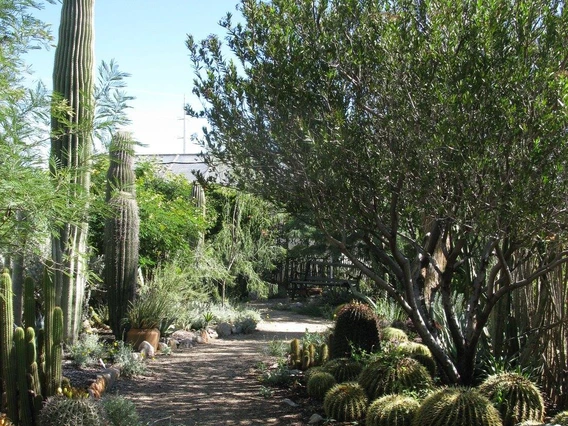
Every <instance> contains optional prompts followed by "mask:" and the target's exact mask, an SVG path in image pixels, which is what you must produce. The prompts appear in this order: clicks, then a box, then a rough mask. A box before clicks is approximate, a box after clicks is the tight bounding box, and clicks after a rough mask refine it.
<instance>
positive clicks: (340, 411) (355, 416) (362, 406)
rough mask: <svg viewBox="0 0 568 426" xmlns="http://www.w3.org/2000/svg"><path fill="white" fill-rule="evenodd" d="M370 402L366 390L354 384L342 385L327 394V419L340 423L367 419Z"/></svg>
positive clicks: (325, 400) (324, 403) (324, 407)
mask: <svg viewBox="0 0 568 426" xmlns="http://www.w3.org/2000/svg"><path fill="white" fill-rule="evenodd" d="M368 405H369V400H368V399H367V395H365V390H364V389H363V388H362V387H361V386H360V385H359V384H358V383H354V382H347V383H340V384H338V385H335V386H334V387H332V388H331V389H330V390H329V391H327V393H326V394H325V398H324V400H323V409H324V411H325V414H326V416H327V417H330V418H332V419H335V420H337V421H340V422H349V421H354V420H360V419H362V418H363V417H365V413H366V412H367V407H368Z"/></svg>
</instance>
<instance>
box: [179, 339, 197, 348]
mask: <svg viewBox="0 0 568 426" xmlns="http://www.w3.org/2000/svg"><path fill="white" fill-rule="evenodd" d="M193 342H194V340H191V339H183V340H180V341H179V343H178V348H180V349H187V348H193V345H194V343H193Z"/></svg>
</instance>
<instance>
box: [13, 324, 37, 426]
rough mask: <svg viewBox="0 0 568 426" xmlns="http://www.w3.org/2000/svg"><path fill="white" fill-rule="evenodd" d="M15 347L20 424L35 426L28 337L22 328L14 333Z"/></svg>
mask: <svg viewBox="0 0 568 426" xmlns="http://www.w3.org/2000/svg"><path fill="white" fill-rule="evenodd" d="M14 346H15V351H16V355H15V360H16V362H15V364H16V365H15V366H14V367H15V370H16V372H17V381H18V395H19V402H20V409H19V414H20V424H22V425H23V426H33V425H34V419H33V407H32V401H33V400H32V399H30V396H29V394H28V371H27V360H28V357H27V354H26V336H25V332H24V329H23V328H21V327H18V328H16V330H15V331H14Z"/></svg>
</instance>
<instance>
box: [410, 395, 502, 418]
mask: <svg viewBox="0 0 568 426" xmlns="http://www.w3.org/2000/svg"><path fill="white" fill-rule="evenodd" d="M412 426H503V423H502V422H501V416H500V414H499V411H497V409H496V408H495V407H493V405H492V404H491V401H489V400H488V399H487V398H486V397H485V396H483V395H482V394H481V393H479V392H478V391H477V390H475V389H469V388H463V387H455V388H445V389H441V390H439V391H437V392H434V393H432V394H430V395H429V396H428V397H427V398H426V399H425V400H424V401H422V404H421V405H420V408H419V409H418V411H417V412H416V414H415V415H414V419H413V421H412Z"/></svg>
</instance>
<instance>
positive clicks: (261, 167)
mask: <svg viewBox="0 0 568 426" xmlns="http://www.w3.org/2000/svg"><path fill="white" fill-rule="evenodd" d="M240 11H241V12H242V14H243V18H244V19H243V21H242V22H238V23H233V21H232V19H231V15H230V14H229V15H227V17H226V19H224V20H223V21H222V22H221V25H222V26H223V27H224V28H225V29H226V32H227V36H226V40H227V46H228V48H229V49H230V51H231V55H229V56H227V55H226V54H225V50H224V49H223V47H222V44H221V41H220V39H219V38H218V37H216V36H210V37H208V38H207V39H205V40H203V41H201V42H196V41H195V40H194V39H193V37H191V36H189V37H188V40H187V46H188V48H189V50H190V53H191V57H192V59H193V62H194V67H195V75H196V79H195V90H194V92H195V94H196V95H197V96H198V97H200V99H201V100H202V101H203V110H202V111H199V112H195V111H192V110H191V109H189V108H188V112H189V113H190V114H193V115H196V116H202V117H205V118H207V119H208V122H209V127H208V128H207V129H205V133H204V138H203V144H204V145H206V146H207V148H208V150H209V152H210V153H211V156H212V157H215V158H216V159H220V160H221V161H222V162H224V163H226V164H227V165H229V166H230V168H231V170H232V171H233V173H234V176H235V178H236V180H237V181H238V182H239V183H240V184H242V185H243V186H245V187H246V188H248V190H250V191H252V192H253V193H255V194H260V195H261V196H263V197H264V198H266V199H267V200H271V201H273V202H275V203H277V204H278V205H282V206H284V207H286V209H287V210H288V211H289V212H291V213H294V214H300V215H305V217H312V223H313V224H314V225H316V226H317V227H318V228H319V229H320V230H321V231H322V232H323V233H324V234H325V235H326V236H327V239H328V240H329V241H330V242H332V243H333V244H335V245H336V246H337V247H338V248H339V249H341V251H342V252H343V253H344V254H345V255H346V256H348V257H349V258H350V259H351V260H352V261H353V262H354V263H355V264H356V265H357V266H358V267H359V268H360V269H361V271H362V272H363V273H365V274H366V275H367V276H368V277H369V278H371V279H372V280H373V281H374V282H375V284H376V285H377V286H378V287H379V288H381V289H383V290H384V291H386V292H387V293H388V294H389V296H390V297H392V298H393V299H394V300H396V301H397V302H398V303H399V305H400V306H402V307H403V309H404V310H405V311H406V312H407V314H408V315H409V316H410V317H411V319H412V320H413V322H414V324H415V326H416V327H417V330H418V332H419V334H420V335H421V337H422V339H423V341H424V342H425V343H426V344H427V345H428V346H429V347H430V349H431V350H432V353H433V354H434V356H435V357H436V359H437V361H438V362H439V363H440V364H441V366H442V368H443V371H444V374H445V375H446V376H447V377H448V379H449V380H450V381H453V382H462V383H470V382H471V380H472V375H473V364H474V360H475V353H476V347H477V344H478V342H479V339H480V336H481V334H482V330H483V327H484V325H485V324H486V323H487V319H488V316H489V313H490V312H491V310H492V308H493V306H495V303H496V302H497V301H498V300H499V299H500V298H501V297H503V295H505V294H507V293H509V292H511V291H513V290H514V289H516V288H519V287H522V286H524V285H528V284H529V283H530V282H532V281H533V280H535V279H537V278H539V277H540V276H542V275H543V274H546V273H547V272H548V271H550V270H551V269H552V268H553V267H555V266H556V265H558V264H561V263H563V262H565V261H566V260H567V257H566V253H565V252H562V251H558V250H557V248H558V245H557V243H556V242H555V241H559V240H564V237H565V233H566V227H565V223H566V221H567V219H568V218H567V212H568V210H567V207H568V206H567V205H566V197H565V194H566V192H567V189H568V188H567V186H568V185H567V184H568V174H567V172H568V169H567V167H566V166H567V164H566V161H567V159H568V144H567V140H566V128H567V124H568V116H567V109H566V102H567V101H568V72H567V70H566V64H567V62H568V53H567V52H568V49H567V46H566V44H567V43H568V41H567V40H568V38H567V35H568V21H567V20H568V11H566V9H565V4H564V2H563V1H557V0H536V1H532V0H531V1H527V0H515V1H510V0H491V1H487V2H477V1H473V0H466V1H462V2H447V1H443V0H424V1H419V2H416V1H411V0H395V1H375V0H347V1H335V0H314V1H308V2H306V1H299V0H273V1H270V2H265V1H259V0H243V1H242V2H241V4H240ZM348 237H349V238H348ZM357 244H363V245H364V246H365V247H366V251H367V252H368V253H369V255H370V256H371V261H370V262H364V261H362V259H361V258H359V257H358V256H357V255H356V252H355V251H354V250H353V247H355V246H356V245H357ZM436 248H438V249H439V251H441V252H442V253H443V262H440V261H437V260H436V259H435V257H434V252H435V251H436ZM541 253H546V254H545V255H544V256H541ZM528 256H541V259H540V262H539V266H538V267H537V268H536V269H535V270H531V271H523V270H521V268H520V265H521V264H522V261H523V259H526V258H527V257H528ZM377 264H380V265H381V267H382V268H384V269H385V270H386V271H388V279H386V278H385V277H384V275H383V274H379V273H377V270H376V269H375V268H374V267H373V266H371V265H377ZM427 267H429V268H432V269H433V270H434V271H435V274H436V275H437V282H438V286H437V287H436V288H435V291H434V292H432V294H434V293H439V294H441V296H442V299H443V307H444V314H445V316H446V318H447V321H448V324H449V333H450V335H451V337H452V340H453V344H454V345H455V346H454V348H453V351H450V350H449V348H447V347H443V346H442V344H441V341H440V339H439V334H438V331H437V330H436V328H435V326H434V322H433V321H432V318H431V312H430V311H429V309H428V303H429V302H430V301H429V300H428V297H425V288H424V274H423V271H424V270H425V268H427ZM458 288H459V289H460V291H462V292H464V293H465V294H466V300H467V304H466V306H465V309H464V316H463V318H457V316H456V312H455V311H454V307H453V305H452V302H451V294H452V291H454V290H455V289H458Z"/></svg>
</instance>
